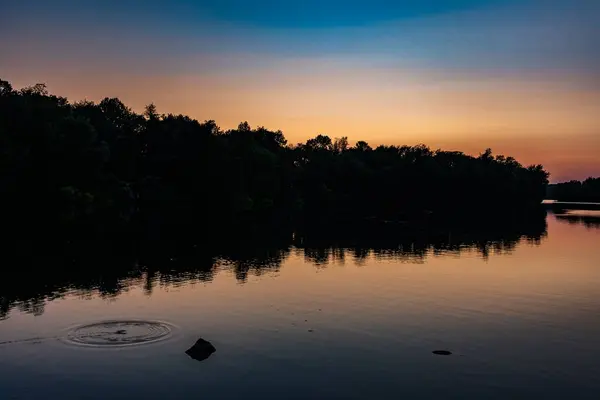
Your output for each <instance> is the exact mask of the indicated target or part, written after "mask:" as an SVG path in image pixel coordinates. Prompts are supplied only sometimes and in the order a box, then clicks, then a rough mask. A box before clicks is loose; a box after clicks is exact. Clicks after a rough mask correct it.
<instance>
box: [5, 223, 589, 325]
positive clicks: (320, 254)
mask: <svg viewBox="0 0 600 400" xmlns="http://www.w3.org/2000/svg"><path fill="white" fill-rule="evenodd" d="M594 222H598V220H595V221H594ZM545 235H546V222H545V217H544V218H540V219H539V220H537V219H536V220H535V221H533V223H524V224H521V225H512V226H505V227H501V226H499V225H496V226H494V229H484V230H477V229H473V228H471V229H461V230H459V229H455V230H443V231H437V232H427V233H423V232H420V233H417V234H402V235H395V236H394V235H389V233H386V234H384V235H379V234H377V232H374V231H368V232H360V231H352V230H350V231H347V230H345V231H343V232H340V231H338V232H332V231H322V230H313V231H311V230H306V231H303V232H297V233H295V234H294V235H293V239H291V240H287V239H280V240H278V241H275V242H274V241H272V240H271V239H269V240H267V241H266V242H265V241H262V240H261V238H260V237H252V238H247V239H246V240H241V239H239V238H238V239H239V240H238V239H232V240H231V241H230V242H229V243H227V244H226V245H222V246H214V245H208V244H204V243H200V242H199V243H198V244H192V245H189V246H188V245H179V246H168V245H165V244H164V243H162V244H161V245H160V246H158V245H157V244H156V243H154V244H147V245H146V246H144V247H141V248H138V249H136V250H135V251H130V252H129V253H128V255H125V256H124V255H122V254H124V253H123V251H122V249H119V248H116V249H115V248H112V249H111V248H110V247H106V246H103V245H98V246H97V247H96V248H89V247H86V248H85V249H84V250H82V251H80V252H79V253H77V254H76V255H74V254H72V253H70V254H69V256H68V257H67V256H60V257H59V256H45V257H42V256H39V257H31V258H29V259H28V260H21V261H22V262H21V264H20V265H15V267H14V268H13V269H11V270H10V271H9V270H8V269H7V268H5V269H4V274H5V276H4V277H2V279H0V318H6V317H7V315H8V313H9V312H10V310H11V309H12V308H15V307H16V308H17V309H18V310H19V311H21V312H25V313H31V314H34V315H40V314H42V313H43V312H44V305H45V304H46V303H47V302H49V301H52V300H54V299H58V298H64V297H65V296H75V297H77V298H82V299H89V298H93V297H100V298H104V299H107V300H112V299H115V298H116V297H117V296H119V295H120V294H122V293H125V292H127V291H129V290H134V289H139V290H142V291H143V292H144V293H146V294H147V295H151V294H152V293H153V291H154V290H155V289H156V288H157V287H160V288H170V287H178V286H181V285H188V284H194V283H208V282H211V281H212V280H213V279H214V277H215V275H216V274H218V273H221V272H225V273H227V272H229V273H231V274H232V275H233V276H234V277H235V279H236V280H237V281H239V282H240V283H244V282H246V280H247V279H248V277H249V276H261V275H263V274H269V273H275V272H278V271H279V270H280V268H281V266H282V264H283V263H284V262H285V260H286V259H288V258H289V257H290V256H291V255H292V254H293V255H294V256H296V257H298V256H299V257H302V258H304V260H305V261H306V262H307V263H309V264H313V265H314V266H315V267H318V268H326V267H327V266H329V265H332V264H333V265H343V264H344V263H346V262H347V261H348V260H351V262H353V263H356V264H358V265H366V264H367V263H368V260H370V259H374V260H378V261H381V260H392V261H394V262H398V263H423V262H424V261H425V260H426V259H427V258H428V257H436V256H457V257H458V256H460V255H461V254H463V253H465V252H469V253H476V254H478V256H479V257H481V258H482V259H487V258H488V257H491V256H494V255H499V254H508V253H510V252H512V251H513V250H514V249H515V247H516V246H517V244H519V243H531V244H535V245H537V244H540V242H541V240H542V239H543V238H544V237H545ZM281 237H285V238H287V237H289V236H288V235H283V236H281ZM32 253H33V254H44V252H42V251H40V252H32ZM111 254H119V256H112V255H111ZM40 266H43V268H41V267H40ZM31 271H35V273H33V272H31ZM9 272H10V274H8V273H9Z"/></svg>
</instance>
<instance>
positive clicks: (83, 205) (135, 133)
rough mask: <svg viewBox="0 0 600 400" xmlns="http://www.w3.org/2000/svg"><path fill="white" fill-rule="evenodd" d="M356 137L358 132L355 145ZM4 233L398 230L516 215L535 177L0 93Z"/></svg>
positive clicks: (387, 149)
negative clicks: (498, 213) (366, 225)
mask: <svg viewBox="0 0 600 400" xmlns="http://www.w3.org/2000/svg"><path fill="white" fill-rule="evenodd" d="M365 136H368V132H365ZM0 149H1V151H0V167H1V168H0V197H1V200H0V201H1V202H2V204H1V210H0V213H1V214H2V218H3V221H5V223H4V229H10V230H11V232H12V234H14V235H18V234H22V235H25V236H30V235H32V234H35V233H36V232H40V233H41V232H44V233H43V234H46V233H47V231H48V229H56V228H57V227H60V229H61V230H64V231H68V232H72V233H74V234H78V235H79V234H81V235H83V234H90V232H93V234H94V235H107V234H109V235H112V234H117V233H118V232H124V231H127V232H131V230H132V229H133V230H135V232H136V234H144V235H150V236H152V235H155V236H157V237H160V236H161V235H165V234H166V232H169V231H174V230H181V229H185V230H187V231H188V232H190V233H193V232H198V231H206V232H212V231H215V230H218V229H224V230H227V229H231V228H232V227H239V226H252V225H256V224H267V223H269V224H276V225H283V224H297V223H306V222H307V221H314V222H315V223H333V224H337V223H353V222H361V221H379V222H383V221H385V222H386V223H407V222H408V223H410V222H411V221H424V220H426V219H432V218H433V219H435V218H444V217H445V216H448V215H475V214H478V215H481V214H482V213H484V212H486V211H489V210H490V209H491V208H496V207H502V208H503V209H509V210H513V211H515V210H524V209H527V208H529V207H535V206H537V205H538V204H539V203H540V202H541V201H542V199H543V198H544V196H545V193H546V186H547V183H548V173H547V172H546V171H545V170H544V169H543V167H542V166H541V165H532V166H523V165H521V164H520V163H519V162H517V161H516V160H515V159H514V158H511V157H504V156H499V155H497V156H494V155H493V154H492V152H491V150H489V149H488V150H485V151H483V152H482V153H481V154H480V155H479V156H470V155H466V154H463V153H461V152H455V151H442V150H432V149H430V148H428V147H426V146H424V145H417V146H378V147H371V146H370V145H369V144H368V143H367V142H364V141H359V142H357V143H356V144H355V145H350V144H349V143H348V140H347V139H346V138H344V137H342V138H336V139H332V138H330V137H328V136H326V135H317V136H316V137H314V138H312V139H309V140H307V141H306V142H305V143H301V144H297V145H292V144H289V143H288V142H287V140H286V139H285V137H284V135H283V133H282V132H281V131H272V130H269V129H267V128H264V127H251V126H250V125H249V124H248V123H246V122H243V123H241V124H240V125H239V126H238V127H237V128H236V129H231V130H223V129H221V128H219V126H218V125H217V124H216V123H215V121H211V120H209V121H204V122H199V121H197V120H194V119H192V118H190V117H187V116H184V115H172V114H169V115H164V114H160V113H159V112H158V111H157V109H156V107H155V106H154V105H152V104H150V105H148V106H147V107H146V109H145V111H144V113H142V114H138V113H136V112H134V111H132V109H131V108H129V107H127V106H126V105H125V104H123V103H122V102H121V101H120V100H119V99H116V98H105V99H103V100H101V101H100V102H97V103H95V102H90V101H78V102H69V101H67V99H66V98H64V97H60V96H56V95H53V94H50V93H48V91H47V89H46V87H45V85H43V84H38V85H34V86H32V87H26V88H22V89H15V88H13V87H12V86H11V84H10V83H9V82H7V81H0Z"/></svg>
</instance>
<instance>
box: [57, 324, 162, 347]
mask: <svg viewBox="0 0 600 400" xmlns="http://www.w3.org/2000/svg"><path fill="white" fill-rule="evenodd" d="M172 331H173V327H172V326H171V325H170V324H168V323H165V322H160V321H142V320H112V321H102V322H96V323H92V324H85V325H80V326H76V327H74V328H72V329H70V330H69V332H68V333H67V335H66V336H65V337H64V338H63V340H64V341H65V342H66V343H68V344H73V345H78V346H95V347H117V346H118V347H121V346H133V345H141V344H148V343H155V342H158V341H161V340H165V339H167V338H169V337H170V336H171V334H172Z"/></svg>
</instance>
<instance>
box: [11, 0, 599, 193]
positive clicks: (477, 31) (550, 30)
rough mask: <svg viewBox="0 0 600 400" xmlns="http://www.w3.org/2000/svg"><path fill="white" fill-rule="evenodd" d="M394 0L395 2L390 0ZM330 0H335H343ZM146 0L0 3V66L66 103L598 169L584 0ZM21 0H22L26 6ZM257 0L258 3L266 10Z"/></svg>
mask: <svg viewBox="0 0 600 400" xmlns="http://www.w3.org/2000/svg"><path fill="white" fill-rule="evenodd" d="M396 3H397V4H396ZM345 4H346V3H345ZM341 7H342V2H340V1H337V0H332V1H329V2H325V3H323V4H321V3H320V2H316V1H312V0H311V1H308V2H306V4H305V7H297V6H294V5H293V3H289V4H288V5H281V3H277V2H272V1H259V2H256V3H255V4H254V5H253V6H251V7H250V6H247V5H244V4H243V2H242V3H241V2H238V1H235V0H229V1H225V2H224V3H221V2H203V3H202V4H198V3H194V2H191V1H176V2H174V3H173V4H172V5H169V8H166V7H165V6H163V5H161V4H160V2H157V1H152V2H149V3H148V4H147V8H144V9H139V8H138V7H136V6H135V4H134V2H132V1H124V2H119V3H116V2H115V3H114V4H113V3H111V2H106V4H104V5H103V6H100V5H93V4H80V3H78V2H70V1H66V0H63V1H58V2H56V4H53V5H51V6H50V5H46V4H43V3H41V2H39V1H34V0H30V1H24V2H22V3H20V4H18V5H17V4H12V5H10V6H8V9H7V13H6V14H5V15H6V16H8V18H7V23H5V24H3V25H4V26H3V27H2V28H0V29H1V31H2V33H3V36H4V37H6V38H7V40H5V41H4V42H3V43H2V44H0V51H1V52H2V54H4V55H5V57H3V58H2V60H0V76H1V77H2V78H3V79H7V80H8V81H10V82H11V83H12V84H13V86H15V88H20V87H23V86H29V85H33V84H35V83H46V84H47V85H48V90H49V91H50V92H51V93H53V94H56V95H61V96H65V97H67V98H68V99H69V101H71V102H74V101H78V100H83V99H87V100H93V101H100V100H101V99H103V98H105V97H117V98H119V99H120V100H122V101H123V102H124V103H125V104H126V105H127V106H129V107H131V108H132V109H133V110H134V111H136V112H138V113H141V112H142V111H143V108H144V106H145V105H147V104H149V103H154V104H155V105H156V106H157V108H158V111H159V113H165V114H168V113H173V114H184V115H189V116H190V117H192V118H195V119H197V120H199V121H204V120H215V121H216V122H217V124H218V125H219V126H220V127H221V128H223V129H233V128H235V127H236V126H237V125H238V124H239V123H240V122H242V121H248V122H249V123H250V125H251V126H253V127H256V126H265V127H267V128H269V129H273V130H277V129H280V130H281V131H282V132H283V133H284V135H285V136H286V138H287V139H288V142H289V143H290V144H296V143H300V142H305V141H306V140H307V139H310V138H312V137H314V136H316V135H317V134H325V135H328V136H330V137H331V138H336V137H344V136H345V137H348V140H349V142H350V143H355V142H356V141H359V140H364V141H366V142H368V143H369V144H371V145H372V146H377V145H381V144H385V145H392V144H393V145H404V144H407V145H415V144H421V143H422V144H425V145H427V146H429V147H431V148H432V149H436V148H441V149H444V150H457V151H463V152H465V153H467V154H473V155H477V154H478V153H480V152H483V151H484V150H485V149H486V148H488V147H489V148H491V149H492V150H493V152H494V154H504V155H506V156H513V157H515V158H516V159H517V160H518V161H520V162H521V163H523V164H538V163H539V164H543V165H544V167H545V168H546V169H547V170H548V171H549V172H550V174H551V176H550V180H551V182H561V181H568V180H572V179H578V180H582V179H585V178H587V177H588V176H598V175H600V159H599V158H598V157H597V154H599V152H600V119H599V118H598V117H597V116H598V115H599V114H600V77H599V75H598V72H597V71H598V69H597V67H598V65H599V64H600V63H599V61H600V60H599V59H598V57H597V55H596V54H595V53H594V51H593V43H592V41H593V40H592V39H591V38H593V37H594V33H595V32H596V33H598V24H596V21H595V19H594V18H595V17H594V15H595V12H596V11H600V5H599V4H598V3H595V2H593V1H587V0H580V1H574V2H570V3H568V4H567V3H566V2H561V1H539V0H533V1H524V2H516V1H508V0H507V1H501V0H496V1H494V0H487V1H467V0H462V1H458V0H457V1H437V2H436V1H431V2H425V3H423V4H422V5H415V4H414V3H410V2H394V3H393V4H392V3H390V2H388V1H385V0H376V1H371V2H369V4H368V5H367V4H366V3H364V2H357V1H354V2H352V1H351V2H349V3H347V4H346V6H345V7H344V8H341ZM28 10H35V11H28ZM267 10H268V11H269V12H270V13H266V11H267Z"/></svg>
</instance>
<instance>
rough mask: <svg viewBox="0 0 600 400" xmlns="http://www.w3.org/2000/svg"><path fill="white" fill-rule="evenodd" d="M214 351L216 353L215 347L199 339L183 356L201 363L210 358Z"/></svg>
mask: <svg viewBox="0 0 600 400" xmlns="http://www.w3.org/2000/svg"><path fill="white" fill-rule="evenodd" d="M215 351H217V349H215V346H213V345H212V344H211V343H210V342H208V341H206V340H204V339H202V338H200V339H198V340H197V341H196V343H195V344H194V345H193V346H192V347H190V348H189V349H187V350H186V351H185V354H187V355H188V356H190V357H192V358H193V359H194V360H198V361H203V360H206V359H207V358H208V357H210V356H211V355H212V353H214V352H215Z"/></svg>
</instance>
